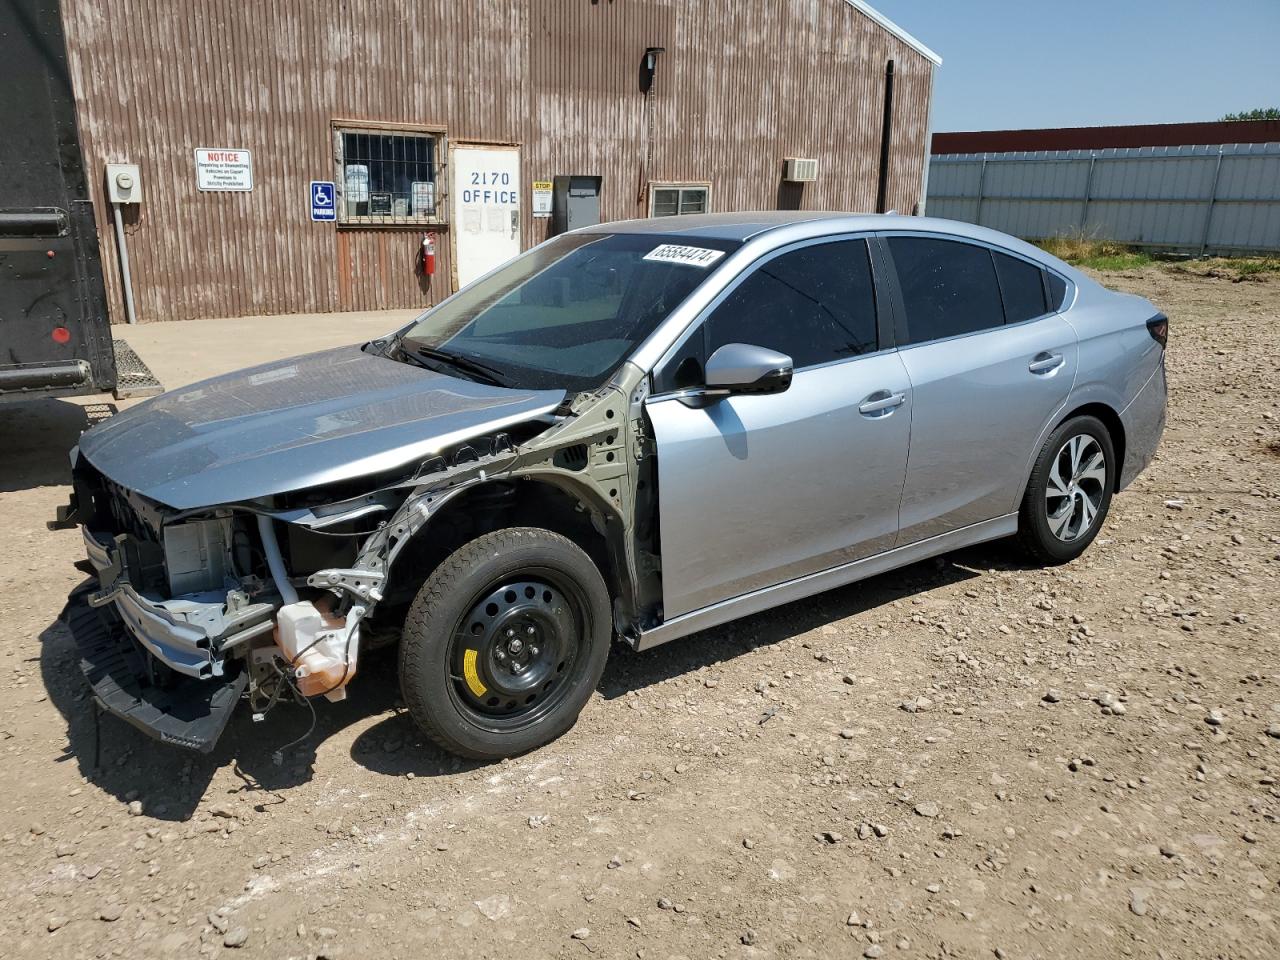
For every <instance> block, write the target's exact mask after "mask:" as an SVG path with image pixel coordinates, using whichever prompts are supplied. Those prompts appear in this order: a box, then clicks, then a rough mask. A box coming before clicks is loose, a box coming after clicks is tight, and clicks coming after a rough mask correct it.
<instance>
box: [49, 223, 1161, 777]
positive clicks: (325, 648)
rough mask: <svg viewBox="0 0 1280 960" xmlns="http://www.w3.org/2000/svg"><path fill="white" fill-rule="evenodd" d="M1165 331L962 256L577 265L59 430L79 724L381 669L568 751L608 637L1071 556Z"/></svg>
mask: <svg viewBox="0 0 1280 960" xmlns="http://www.w3.org/2000/svg"><path fill="white" fill-rule="evenodd" d="M1167 335H1168V321H1167V320H1166V318H1165V317H1164V316H1163V315H1162V314H1161V313H1159V312H1158V311H1157V310H1156V308H1155V307H1153V306H1152V305H1151V304H1150V303H1148V302H1147V301H1145V300H1143V299H1141V298H1139V297H1134V296H1126V295H1123V294H1118V293H1113V292H1111V291H1109V290H1106V289H1104V288H1103V287H1102V286H1100V285H1099V284H1097V283H1095V282H1094V281H1093V280H1091V279H1089V278H1088V277H1087V276H1085V275H1084V274H1082V273H1080V272H1079V271H1077V270H1074V269H1072V268H1071V267H1070V266H1068V265H1067V264H1065V263H1062V262H1061V261H1059V260H1056V259H1054V258H1053V257H1050V256H1048V255H1047V254H1045V253H1043V252H1042V251H1040V250H1038V249H1036V248H1035V247H1032V246H1030V245H1028V244H1026V243H1023V242H1021V241H1019V240H1015V239H1013V238H1012V237H1008V236H1004V235H1002V234H998V233H994V232H992V231H990V230H985V229H982V228H980V227H974V226H969V225H965V224H960V223H951V222H946V221H939V220H929V219H922V218H913V217H896V216H854V215H847V214H801V213H786V214H780V213H744V214H726V215H707V216H695V217H677V218H669V219H658V220H642V221H634V222H628V223H613V224H604V225H601V226H597V227H592V228H589V229H586V230H581V231H575V232H573V233H569V234H566V235H564V236H560V237H556V238H554V239H552V240H550V241H548V242H546V243H544V244H542V245H540V246H538V247H536V248H535V249H533V250H531V251H529V252H528V253H526V254H524V255H523V256H521V257H519V258H517V259H515V260H513V261H511V262H510V263H508V264H506V265H504V266H502V267H500V268H499V269H497V270H496V271H494V272H492V273H490V274H489V275H488V276H485V277H482V278H481V279H479V280H478V281H476V282H475V283H474V284H471V285H470V286H468V287H465V288H464V289H462V290H461V291H459V292H458V293H457V294H455V295H454V296H453V297H451V298H450V299H448V300H446V301H445V302H443V303H441V304H440V305H438V306H436V307H434V308H432V309H430V310H428V311H427V312H426V313H424V314H423V315H422V316H421V317H419V318H417V319H416V320H414V321H413V322H412V323H410V324H409V325H407V326H406V327H404V328H403V329H401V330H399V331H396V332H395V333H394V334H391V335H388V336H387V337H384V338H381V339H379V340H376V341H373V342H371V343H368V344H364V345H362V346H352V347H349V348H343V349H339V350H332V351H327V352H324V353H319V354H312V355H309V356H304V357H296V358H292V359H289V360H284V361H280V362H278V363H275V364H268V365H266V366H263V367H258V368H255V369H252V370H247V371H243V372H240V373H235V374H229V375H227V376H225V377H221V378H217V379H214V380H210V381H207V382H205V383H202V384H196V385H193V386H191V387H188V388H184V389H183V390H181V391H175V392H174V393H171V394H166V395H165V396H163V397H159V398H156V399H155V400H153V401H150V402H148V403H145V404H141V405H139V406H138V407H135V408H133V409H131V410H129V411H126V412H125V413H122V414H120V415H119V416H117V417H113V418H112V419H110V420H108V421H107V422H106V423H104V424H103V425H101V426H99V427H97V428H95V429H94V430H92V431H90V432H89V433H87V434H86V435H85V436H84V438H83V441H82V443H81V446H80V449H79V452H78V454H77V455H76V457H75V464H76V495H75V499H74V500H73V502H72V503H71V504H70V505H69V506H68V507H67V508H65V509H64V511H63V513H62V518H61V519H62V521H63V522H64V523H70V522H76V523H79V524H80V525H82V526H83V528H84V537H85V544H86V549H87V551H88V554H89V559H90V562H91V563H92V564H93V566H94V568H95V569H96V570H97V573H98V583H97V586H96V589H94V590H93V592H92V593H91V594H90V595H88V596H86V597H85V600H86V603H87V604H89V605H91V606H92V607H94V608H96V610H97V612H98V614H99V616H98V617H96V618H95V617H93V616H90V615H89V614H91V613H92V612H93V611H88V612H86V613H85V614H84V615H79V614H77V615H74V616H72V617H71V618H70V622H71V623H72V625H73V628H74V630H75V631H76V633H77V639H78V640H79V641H80V643H81V653H82V662H83V664H84V665H85V669H86V672H87V673H88V675H89V679H90V682H91V683H92V684H93V688H94V692H95V695H96V696H97V697H98V699H99V701H100V702H101V703H102V704H103V705H104V706H105V707H106V708H107V709H108V710H109V711H112V712H115V713H117V714H119V715H121V716H124V717H126V718H127V719H129V720H130V722H132V723H135V724H137V725H139V726H141V727H143V728H144V729H148V730H150V731H151V732H153V733H155V734H156V735H157V736H159V737H162V738H164V739H167V740H169V741H170V742H174V743H180V744H182V745H185V746H189V747H194V748H197V749H205V750H207V749H210V748H211V747H212V745H213V743H214V741H216V739H217V737H218V736H219V735H220V733H221V731H222V729H223V727H224V726H225V724H226V718H227V716H228V715H229V713H230V712H231V710H232V709H233V708H234V707H235V704H236V703H237V702H238V700H239V699H240V698H241V697H242V696H243V697H245V698H247V699H249V700H250V701H251V703H252V704H253V705H254V707H255V709H257V710H258V711H259V712H261V713H265V712H266V711H267V710H269V709H271V708H272V707H273V706H274V705H275V704H277V703H280V702H289V701H293V700H299V699H301V698H303V697H312V696H321V695H323V696H328V697H330V698H336V697H340V696H342V695H343V692H344V691H345V688H346V684H347V683H348V682H349V681H350V680H351V678H352V677H353V676H354V675H355V673H356V668H357V657H358V654H359V652H360V650H361V647H362V644H364V643H365V642H367V639H368V638H371V637H377V638H379V639H391V640H398V641H399V646H400V683H401V688H402V691H403V695H404V699H405V702H406V703H407V705H408V707H409V709H410V711H411V712H412V713H413V715H414V717H415V718H416V719H417V720H418V722H419V723H420V724H421V726H422V728H423V729H424V730H425V731H426V732H427V733H428V734H429V735H430V736H431V737H432V738H434V739H435V740H436V741H437V742H438V743H440V744H441V745H442V746H444V747H445V748H447V749H449V750H452V751H454V752H456V753H459V754H463V755H465V756H469V757H478V758H494V757H501V756H509V755H512V754H516V753H520V752H522V751H525V750H529V749H532V748H534V747H537V746H539V745H540V744H543V743H546V742H547V741H548V740H550V739H552V738H554V737H556V736H558V735H559V734H561V733H563V732H564V731H565V730H567V729H568V728H569V727H570V726H571V725H572V724H573V722H574V720H575V719H576V717H577V715H578V713H579V711H581V709H582V708H583V706H584V705H585V704H586V703H587V701H588V699H589V697H590V695H591V692H592V690H594V689H595V687H596V684H597V683H598V681H599V678H600V676H601V672H602V671H603V669H604V663H605V659H606V657H607V656H608V651H609V647H610V642H611V640H612V639H613V638H615V637H616V638H617V639H619V640H621V641H622V642H624V643H627V644H629V645H630V646H632V647H634V648H636V649H639V650H644V649H647V648H650V647H653V646H656V645H657V644H660V643H663V642H666V641H668V640H673V639H675V638H677V637H682V636H686V635H688V634H691V633H694V632H696V631H698V630H701V629H704V628H706V627H710V626H715V625H716V624H720V623H725V622H727V621H730V620H733V619H736V618H738V617H742V616H746V615H748V614H751V613H754V612H756V611H759V610H763V609H766V608H768V607H773V606H776V605H778V604H781V603H785V602H787V601H790V600H795V599H797V598H800V597H804V596H809V595H812V594H814V593H817V592H819V591H822V590H827V589H830V588H832V587H837V586H841V585H843V584H847V583H851V582H853V581H855V580H859V579H862V578H864V577H868V576H871V575H873V574H877V573H882V572H884V571H886V570H890V569H893V568H896V567H900V566H902V565H904V564H908V563H912V562H915V561H918V560H921V559H923V558H926V557H930V556H935V555H937V554H940V553H944V552H946V551H949V550H954V549H957V548H960V547H966V546H970V545H972V544H976V543H980V542H983V541H988V540H993V539H996V538H1000V537H1010V536H1016V537H1017V538H1018V539H1019V540H1020V541H1021V543H1022V545H1023V546H1024V547H1025V548H1026V550H1027V551H1028V552H1029V553H1030V555H1031V556H1032V557H1034V558H1035V559H1036V560H1038V561H1042V562H1045V563H1062V562H1065V561H1069V560H1071V559H1073V558H1075V557H1077V556H1079V554H1080V553H1081V552H1082V551H1084V550H1085V549H1086V548H1087V547H1088V545H1089V544H1090V542H1091V541H1092V540H1093V539H1094V537H1096V536H1097V534H1098V531H1099V529H1101V527H1102V524H1103V522H1104V520H1105V518H1106V515H1107V509H1108V507H1109V505H1110V503H1111V498H1112V496H1113V495H1114V494H1115V493H1117V492H1119V491H1120V490H1123V489H1124V487H1125V486H1126V485H1127V484H1129V483H1130V482H1131V481H1132V480H1133V478H1134V477H1135V476H1137V474H1138V473H1139V471H1141V470H1142V469H1143V468H1144V467H1145V466H1146V465H1147V463H1148V462H1149V461H1150V460H1151V457H1152V455H1153V454H1154V452H1155V449H1156V445H1157V443H1158V441H1159V439H1160V435H1161V432H1162V430H1163V427H1164V417H1165V368H1164V350H1165V342H1166V338H1167ZM139 654H140V656H141V658H139ZM156 676H177V677H179V678H180V683H178V684H176V685H172V684H171V685H169V686H167V687H166V688H165V689H163V690H159V691H158V692H155V691H153V690H152V686H153V679H154V678H155V677H156Z"/></svg>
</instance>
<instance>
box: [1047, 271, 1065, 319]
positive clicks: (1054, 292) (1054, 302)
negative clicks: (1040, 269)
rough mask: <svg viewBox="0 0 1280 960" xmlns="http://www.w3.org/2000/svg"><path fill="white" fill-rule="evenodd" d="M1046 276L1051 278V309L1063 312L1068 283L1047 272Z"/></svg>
mask: <svg viewBox="0 0 1280 960" xmlns="http://www.w3.org/2000/svg"><path fill="white" fill-rule="evenodd" d="M1045 276H1046V277H1048V278H1049V309H1050V310H1061V309H1062V303H1063V301H1064V300H1066V299H1067V281H1065V280H1063V279H1062V278H1061V277H1060V276H1058V275H1057V274H1056V273H1049V272H1048V271H1047V270H1046V271H1045Z"/></svg>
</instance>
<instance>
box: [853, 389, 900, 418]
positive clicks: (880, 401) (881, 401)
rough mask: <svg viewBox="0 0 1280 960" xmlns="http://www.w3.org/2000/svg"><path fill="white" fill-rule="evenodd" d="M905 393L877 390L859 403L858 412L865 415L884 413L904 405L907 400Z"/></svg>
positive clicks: (871, 415) (872, 415)
mask: <svg viewBox="0 0 1280 960" xmlns="http://www.w3.org/2000/svg"><path fill="white" fill-rule="evenodd" d="M906 399H907V395H906V394H905V393H890V392H889V391H888V390H877V391H876V392H875V393H873V394H871V396H869V397H867V399H865V400H863V401H862V403H860V404H858V412H859V413H860V414H862V415H863V416H864V417H874V416H877V415H884V414H887V413H889V412H891V411H892V410H895V409H897V408H898V407H900V406H902V404H903V402H904V401H906Z"/></svg>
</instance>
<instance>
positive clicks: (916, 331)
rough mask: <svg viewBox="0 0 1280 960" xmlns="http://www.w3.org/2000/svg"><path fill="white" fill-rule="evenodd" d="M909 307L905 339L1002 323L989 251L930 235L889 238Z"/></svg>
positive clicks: (933, 337)
mask: <svg viewBox="0 0 1280 960" xmlns="http://www.w3.org/2000/svg"><path fill="white" fill-rule="evenodd" d="M889 250H890V252H891V253H892V254H893V264H894V267H895V268H896V269H897V272H898V283H899V285H900V286H901V288H902V300H903V306H904V307H905V308H906V311H907V337H906V343H907V344H912V343H926V342H928V341H930V340H941V339H943V338H944V337H954V336H957V335H959V334H962V333H974V332H976V331H978V330H987V329H989V328H991V327H999V326H1001V325H1002V324H1003V323H1004V309H1003V307H1002V306H1001V302H1000V285H999V283H998V282H997V281H996V268H995V265H994V264H993V263H992V260H991V251H990V250H988V249H987V248H986V247H977V246H974V245H973V244H970V243H960V242H958V241H955V240H941V239H934V238H932V237H890V238H889Z"/></svg>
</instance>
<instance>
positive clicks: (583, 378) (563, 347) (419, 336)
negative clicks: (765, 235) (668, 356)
mask: <svg viewBox="0 0 1280 960" xmlns="http://www.w3.org/2000/svg"><path fill="white" fill-rule="evenodd" d="M738 246H740V244H738V243H735V242H732V241H720V240H710V239H702V238H699V240H698V241H697V246H696V247H694V246H690V245H688V243H687V238H681V237H673V236H662V235H655V234H638V233H637V234H621V233H620V234H583V233H570V234H565V235H563V236H560V237H557V238H555V239H554V240H551V241H550V242H548V243H545V244H542V245H541V246H539V247H536V248H534V249H533V250H530V251H529V252H528V253H526V254H524V255H523V256H520V257H517V258H516V259H515V260H512V261H511V262H510V263H508V264H507V265H506V266H505V267H503V268H501V269H500V270H498V271H497V272H496V273H495V274H493V275H492V276H490V277H486V278H485V279H482V280H479V281H477V282H476V283H473V284H471V285H470V286H468V287H464V288H463V289H462V290H461V291H459V293H458V294H457V295H456V296H454V297H452V298H451V299H449V300H448V301H446V302H445V303H442V304H441V305H440V306H438V307H436V308H435V309H433V310H430V311H429V312H427V313H425V314H424V315H423V316H422V317H420V318H419V319H418V320H416V321H415V322H414V323H413V325H412V326H411V327H408V328H406V330H405V331H404V332H403V333H402V334H401V336H400V338H399V339H398V344H399V348H398V349H399V350H400V352H401V353H402V354H403V355H404V356H403V359H405V360H406V361H412V360H415V359H416V360H419V361H421V362H424V363H426V364H427V365H432V364H438V365H440V366H441V367H442V368H448V372H450V373H460V374H461V375H464V376H470V377H473V378H475V379H481V380H486V379H487V380H489V381H491V382H494V383H497V384H500V385H503V386H512V387H522V388H527V389H566V390H586V389H590V388H592V387H595V386H598V385H599V384H600V383H601V382H603V381H604V380H605V378H607V377H608V376H609V374H611V373H612V372H613V371H614V370H616V369H617V368H618V366H619V364H621V363H622V361H623V360H624V359H626V357H627V356H628V355H630V353H631V352H632V351H633V350H634V349H635V347H637V346H638V345H639V344H640V342H641V341H642V340H644V338H645V337H647V336H648V335H649V334H650V333H651V332H652V331H653V330H654V328H655V327H657V325H658V324H659V323H661V322H662V320H663V319H665V318H666V316H667V315H668V314H669V313H670V312H671V311H672V310H674V309H675V308H676V307H677V306H679V305H680V303H682V302H683V301H684V299H685V298H686V297H687V296H689V294H690V293H692V292H693V291H694V289H696V288H697V287H698V286H699V285H701V284H702V283H703V282H704V281H705V280H706V279H707V278H708V277H709V276H711V275H712V274H713V273H715V271H716V269H717V267H718V266H719V265H720V264H722V263H723V261H724V258H725V257H726V256H727V255H728V254H729V253H730V252H732V251H733V250H735V249H737V247H738Z"/></svg>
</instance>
